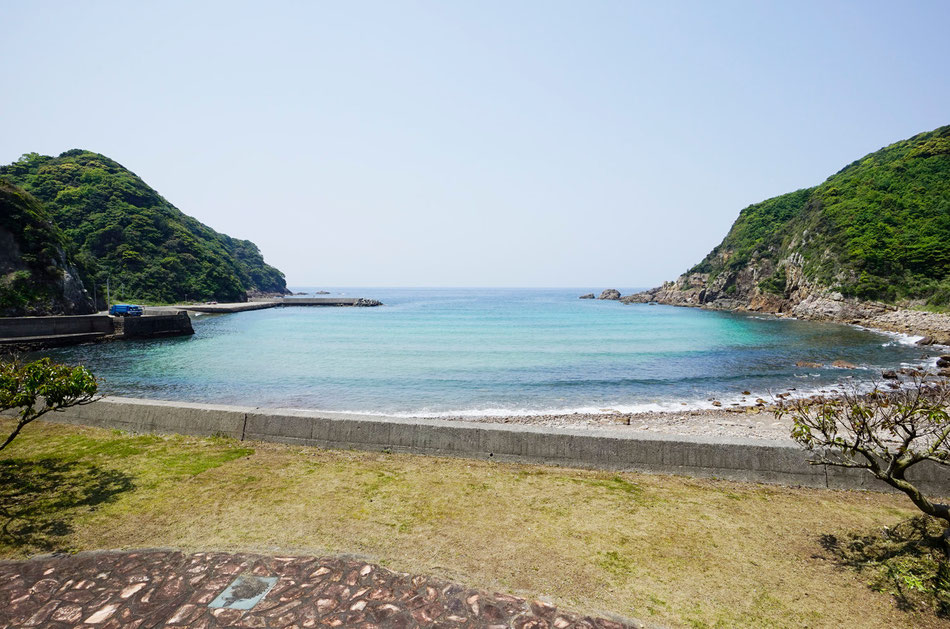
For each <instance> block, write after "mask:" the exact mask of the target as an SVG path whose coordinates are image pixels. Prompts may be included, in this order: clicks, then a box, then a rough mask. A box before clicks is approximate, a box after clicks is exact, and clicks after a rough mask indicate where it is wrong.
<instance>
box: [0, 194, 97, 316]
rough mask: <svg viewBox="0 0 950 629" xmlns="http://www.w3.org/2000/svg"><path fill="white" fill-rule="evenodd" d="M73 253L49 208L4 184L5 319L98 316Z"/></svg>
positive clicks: (0, 240)
mask: <svg viewBox="0 0 950 629" xmlns="http://www.w3.org/2000/svg"><path fill="white" fill-rule="evenodd" d="M69 250H70V247H69V243H68V242H67V239H66V237H65V236H64V235H63V232H62V230H60V229H59V228H58V227H57V226H56V224H55V223H54V222H53V219H52V217H50V215H49V213H48V212H47V211H46V208H44V207H43V204H42V203H40V202H39V201H38V200H37V199H36V198H34V197H33V196H32V195H30V194H29V193H28V192H26V191H25V190H23V189H21V188H18V187H17V186H14V185H12V184H11V183H9V182H8V181H4V180H3V179H0V316H17V315H37V314H85V313H89V312H93V303H92V300H91V299H90V298H89V296H88V294H87V293H86V292H85V290H84V288H83V285H82V282H81V280H80V279H79V273H78V271H77V269H76V267H75V263H74V260H73V259H72V256H71V255H69Z"/></svg>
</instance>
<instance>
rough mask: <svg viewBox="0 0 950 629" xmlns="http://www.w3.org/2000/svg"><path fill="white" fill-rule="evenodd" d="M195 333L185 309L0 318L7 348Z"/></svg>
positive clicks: (0, 340) (1, 339) (0, 333)
mask: <svg viewBox="0 0 950 629" xmlns="http://www.w3.org/2000/svg"><path fill="white" fill-rule="evenodd" d="M194 333H195V331H194V328H192V325H191V319H189V318H188V313H186V312H175V313H169V314H160V315H155V316H147V317H125V318H123V317H110V316H109V315H77V316H58V317H6V318H0V347H2V348H3V349H4V350H6V351H10V350H20V349H29V350H32V349H40V348H44V347H56V346H60V345H75V344H78V343H90V342H95V341H100V340H106V339H133V338H154V337H161V336H183V335H188V334H194Z"/></svg>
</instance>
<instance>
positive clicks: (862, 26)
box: [0, 0, 950, 290]
mask: <svg viewBox="0 0 950 629" xmlns="http://www.w3.org/2000/svg"><path fill="white" fill-rule="evenodd" d="M948 23H950V2H945V1H936V2H901V3H897V2H875V1H869V0H861V1H857V2H832V1H827V0H825V1H821V2H808V1H796V2H769V1H756V2H752V1H749V2H730V1H726V0H717V1H716V2H672V1H670V2H668V1H663V2H657V1H651V2H634V1H628V2H600V1H585V2H558V1H548V0H545V1H541V0H537V1H519V2H512V1H510V0H508V1H482V0H479V1H478V2H476V1H474V0H472V1H468V2H413V1H404V2H396V1H392V0H386V1H381V2H366V1H359V0H357V1H348V2H332V3H331V2H280V1H275V2H266V3H264V2H255V3H240V2H233V1H229V2H217V3H216V2H200V3H195V2H168V1H164V2H136V3H130V2H99V1H96V2H93V1H90V2H55V1H50V2H26V1H22V2H15V1H9V0H8V1H6V2H3V3H2V4H0V25H2V26H0V58H2V59H3V60H4V63H3V79H2V82H0V85H2V87H0V90H2V92H0V124H2V128H3V132H2V133H0V163H9V162H12V161H14V160H16V159H17V158H18V157H19V156H20V155H22V154H23V153H27V152H38V153H41V154H45V155H57V154H59V153H61V152H63V151H66V150H68V149H72V148H82V149H88V150H91V151H95V152H98V153H102V154H104V155H107V156H109V157H111V158H113V159H115V160H116V161H118V162H119V163H121V164H123V165H124V166H126V167H127V168H129V169H131V170H132V171H133V172H135V173H136V174H138V175H139V176H140V177H142V178H143V179H144V180H145V181H146V182H147V183H148V184H150V185H151V186H152V187H154V188H155V189H156V190H158V191H159V193H161V194H162V195H163V196H164V197H165V198H166V199H168V200H169V201H170V202H171V203H173V204H174V205H175V206H176V207H178V208H179V209H181V210H182V211H183V212H185V213H187V214H190V215H192V216H194V217H196V218H197V219H199V220H200V221H202V222H204V223H205V224H207V225H209V226H211V227H213V228H214V229H216V230H218V231H220V232H224V233H227V234H229V235H231V236H235V237H238V238H247V239H250V240H252V241H254V242H255V243H256V244H257V245H258V246H259V247H260V249H261V251H262V252H263V254H264V257H265V259H266V260H267V261H268V262H269V263H270V264H273V265H274V266H276V267H278V268H279V269H281V270H282V271H284V273H285V274H286V276H287V280H288V284H289V285H291V286H524V287H530V286H539V287H540V286H577V287H589V288H590V289H592V290H593V289H600V288H605V287H608V286H614V285H616V286H623V287H646V286H652V285H656V284H658V283H660V282H662V281H663V280H667V279H673V278H675V277H676V276H677V275H679V274H680V273H682V272H684V271H685V270H687V269H688V268H689V267H690V266H692V265H693V264H695V263H696V262H698V261H699V260H700V259H701V258H702V257H703V256H704V255H705V254H706V253H707V252H708V250H709V249H711V248H712V247H713V246H715V245H716V244H718V243H719V241H720V240H721V239H722V237H723V236H724V235H725V234H726V232H727V231H728V229H729V226H730V225H731V224H732V222H733V221H734V220H735V218H736V216H737V215H738V213H739V210H741V209H742V208H743V207H745V206H747V205H749V204H751V203H755V202H758V201H761V200H763V199H766V198H769V197H772V196H775V195H778V194H782V193H785V192H789V191H792V190H795V189H798V188H803V187H808V186H812V185H815V184H818V183H820V182H821V181H823V180H824V179H825V178H827V177H828V176H829V175H831V174H833V173H834V172H836V171H837V170H839V169H840V168H842V167H843V166H845V165H846V164H848V163H850V162H852V161H854V160H855V159H858V158H859V157H861V156H863V155H864V154H866V153H869V152H871V151H874V150H877V149H879V148H881V147H882V146H886V145H887V144H890V143H892V142H895V141H897V140H901V139H904V138H907V137H910V136H912V135H914V134H916V133H919V132H922V131H928V130H931V129H933V128H935V127H938V126H941V125H945V124H950V74H948V70H947V60H948V59H950V37H947V34H946V28H947V24H948Z"/></svg>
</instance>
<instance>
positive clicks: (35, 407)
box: [0, 358, 99, 450]
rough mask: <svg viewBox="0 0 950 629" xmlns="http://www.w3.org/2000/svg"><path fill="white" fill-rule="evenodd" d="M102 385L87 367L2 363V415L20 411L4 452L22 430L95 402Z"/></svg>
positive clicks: (46, 360) (40, 362)
mask: <svg viewBox="0 0 950 629" xmlns="http://www.w3.org/2000/svg"><path fill="white" fill-rule="evenodd" d="M98 390H99V383H98V382H97V381H96V377H95V376H93V375H92V374H91V373H90V372H89V370H88V369H86V368H85V367H82V366H79V367H70V366H68V365H61V364H58V363H53V362H51V361H50V359H49V358H41V359H40V360H36V361H33V362H30V363H26V364H21V363H20V362H19V361H17V360H14V361H11V362H0V412H2V411H8V410H10V409H19V410H18V411H17V413H16V415H15V418H16V422H17V423H16V426H15V427H14V428H13V431H12V432H11V433H10V435H9V436H8V437H7V439H6V441H4V442H3V444H2V445H0V450H3V449H4V448H6V447H7V446H8V445H10V442H12V441H13V440H14V439H15V438H16V436H17V435H18V434H20V431H21V430H23V427H24V426H26V425H27V424H29V423H30V422H32V421H33V420H35V419H37V418H38V417H41V416H43V415H45V414H46V413H49V412H51V411H61V410H63V409H65V408H69V407H71V406H79V405H82V404H89V403H91V402H94V401H95V400H96V399H97V398H96V393H97V391H98Z"/></svg>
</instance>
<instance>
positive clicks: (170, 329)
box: [115, 310, 195, 338]
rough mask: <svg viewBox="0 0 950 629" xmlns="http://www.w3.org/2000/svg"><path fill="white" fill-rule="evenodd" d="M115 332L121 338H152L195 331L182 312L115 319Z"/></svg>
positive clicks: (186, 314) (185, 314) (185, 313)
mask: <svg viewBox="0 0 950 629" xmlns="http://www.w3.org/2000/svg"><path fill="white" fill-rule="evenodd" d="M115 332H116V334H118V335H120V336H121V338H154V337H157V336H181V335H186V334H194V333H195V330H194V328H193V327H192V326H191V318H190V317H189V316H188V313H187V312H185V311H184V310H182V311H180V312H176V313H174V314H161V315H151V316H147V317H121V318H117V319H116V320H115Z"/></svg>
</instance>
